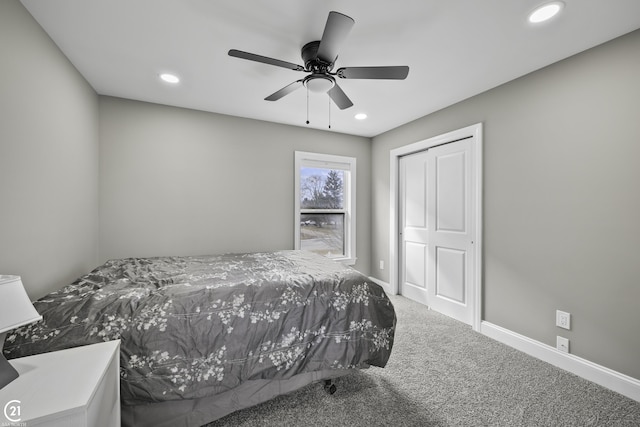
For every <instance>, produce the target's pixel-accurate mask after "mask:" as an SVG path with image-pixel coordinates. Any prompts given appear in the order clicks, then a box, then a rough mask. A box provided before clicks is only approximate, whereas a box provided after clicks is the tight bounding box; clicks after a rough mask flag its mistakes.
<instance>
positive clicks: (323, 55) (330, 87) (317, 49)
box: [229, 12, 409, 110]
mask: <svg viewBox="0 0 640 427" xmlns="http://www.w3.org/2000/svg"><path fill="white" fill-rule="evenodd" d="M354 24H355V21H354V20H353V19H352V18H350V17H348V16H347V15H343V14H342V13H338V12H329V17H328V18H327V23H326V25H325V27H324V32H323V34H322V39H321V40H319V41H312V42H309V43H307V44H305V45H304V46H302V52H301V54H302V60H303V61H304V67H303V66H302V65H298V64H294V63H291V62H287V61H281V60H279V59H274V58H269V57H266V56H261V55H256V54H254V53H249V52H243V51H241V50H236V49H231V50H230V51H229V55H230V56H233V57H236V58H242V59H248V60H250V61H256V62H262V63H264V64H269V65H275V66H277V67H283V68H288V69H290V70H294V71H303V72H305V73H310V74H309V75H307V76H306V77H304V78H302V79H300V80H296V81H295V82H293V83H291V84H289V85H287V86H285V87H283V88H282V89H280V90H278V91H276V92H274V93H272V94H271V95H269V96H267V97H266V98H265V100H266V101H277V100H278V99H280V98H282V97H283V96H285V95H288V94H290V93H291V92H293V91H295V90H296V89H298V88H300V87H302V86H304V87H306V88H307V89H308V90H310V91H312V92H319V93H324V92H326V93H327V94H328V95H329V98H331V100H333V102H334V103H335V104H336V105H337V106H338V108H340V109H341V110H344V109H345V108H349V107H351V106H352V105H353V102H351V100H350V99H349V97H348V96H347V95H346V94H345V93H344V92H343V90H342V89H340V86H338V84H337V83H336V77H339V78H341V79H391V80H404V79H405V78H406V77H407V75H408V74H409V67H407V66H390V67H343V68H339V69H338V70H336V71H335V72H332V71H331V70H332V69H333V66H334V64H335V61H336V59H337V57H338V51H339V50H340V46H342V43H343V42H344V40H345V39H346V38H347V35H348V34H349V32H350V31H351V28H352V27H353V25H354Z"/></svg>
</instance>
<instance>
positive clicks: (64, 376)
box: [0, 341, 120, 427]
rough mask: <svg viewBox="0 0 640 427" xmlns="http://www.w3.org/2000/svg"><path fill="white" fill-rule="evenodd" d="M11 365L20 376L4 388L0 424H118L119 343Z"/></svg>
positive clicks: (66, 426) (71, 426)
mask: <svg viewBox="0 0 640 427" xmlns="http://www.w3.org/2000/svg"><path fill="white" fill-rule="evenodd" d="M9 362H10V363H11V365H13V367H14V368H15V369H16V370H17V371H18V373H19V374H20V376H19V377H18V378H17V379H16V380H14V381H13V382H11V383H10V384H9V385H7V386H6V387H4V388H3V389H1V390H0V426H4V425H15V426H29V427H31V426H46V427H58V426H60V427H62V426H64V427H75V426H89V427H97V426H100V427H103V426H104V427H117V426H120V372H119V371H120V341H110V342H104V343H100V344H92V345H86V346H82V347H76V348H72V349H68V350H61V351H55V352H51V353H44V354H38V355H35V356H29V357H23V358H20V359H13V360H10V361H9Z"/></svg>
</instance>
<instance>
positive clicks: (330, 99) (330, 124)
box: [327, 97, 331, 129]
mask: <svg viewBox="0 0 640 427" xmlns="http://www.w3.org/2000/svg"><path fill="white" fill-rule="evenodd" d="M327 98H328V99H329V129H331V98H329V97H327Z"/></svg>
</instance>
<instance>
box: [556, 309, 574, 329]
mask: <svg viewBox="0 0 640 427" xmlns="http://www.w3.org/2000/svg"><path fill="white" fill-rule="evenodd" d="M556 326H558V327H560V328H564V329H571V313H567V312H564V311H560V310H556Z"/></svg>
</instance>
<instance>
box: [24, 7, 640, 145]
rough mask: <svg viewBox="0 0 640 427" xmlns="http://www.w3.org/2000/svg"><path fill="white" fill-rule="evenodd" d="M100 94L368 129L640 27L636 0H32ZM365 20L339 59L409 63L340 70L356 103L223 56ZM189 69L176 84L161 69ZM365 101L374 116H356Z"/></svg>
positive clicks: (291, 48) (284, 73)
mask: <svg viewBox="0 0 640 427" xmlns="http://www.w3.org/2000/svg"><path fill="white" fill-rule="evenodd" d="M22 3H23V4H24V5H25V7H26V8H27V9H28V10H29V12H30V13H31V14H32V15H33V16H34V18H35V19H36V20H37V21H38V22H39V23H40V25H41V26H42V27H43V28H44V29H45V31H46V32H47V33H48V34H49V36H50V37H51V38H52V39H53V40H54V42H55V43H56V44H57V45H58V46H59V47H60V49H61V50H62V51H63V52H64V53H65V55H66V56H67V57H68V58H69V60H70V61H71V62H72V63H73V64H74V65H75V67H76V68H77V69H78V70H79V71H80V73H82V75H83V76H84V77H85V78H86V79H87V81H88V82H89V83H90V84H91V86H93V88H94V89H95V90H96V91H97V92H98V93H99V94H101V95H109V96H116V97H122V98H129V99H135V100H141V101H148V102H154V103H160V104H166V105H173V106H179V107H186V108H192V109H197V110H204V111H211V112H215V113H222V114H229V115H233V116H240V117H248V118H253V119H259V120H266V121H271V122H277V123H285V124H289V125H295V126H308V127H312V128H318V129H326V130H327V125H328V123H329V109H330V120H331V131H333V132H341V133H347V134H354V135H362V136H367V137H372V136H375V135H378V134H380V133H383V132H385V131H387V130H390V129H393V128H395V127H397V126H400V125H402V124H404V123H407V122H409V121H412V120H414V119H417V118H419V117H422V116H424V115H427V114H429V113H432V112H434V111H437V110H439V109H442V108H444V107H447V106H449V105H451V104H454V103H456V102H458V101H461V100H463V99H466V98H469V97H471V96H473V95H476V94H478V93H481V92H484V91H486V90H488V89H491V88H493V87H495V86H498V85H500V84H502V83H505V82H507V81H509V80H513V79H514V78H517V77H519V76H522V75H524V74H527V73H529V72H531V71H534V70H536V69H539V68H542V67H544V66H546V65H549V64H551V63H553V62H556V61H558V60H561V59H563V58H566V57H568V56H571V55H573V54H576V53H578V52H581V51H583V50H586V49H588V48H590V47H593V46H595V45H598V44H601V43H603V42H605V41H608V40H611V39H613V38H615V37H618V36H620V35H623V34H625V33H628V32H630V31H632V30H635V29H637V28H640V1H639V0H565V8H564V11H563V13H562V15H560V16H558V17H556V18H554V19H553V20H552V21H550V22H547V23H545V24H542V25H537V26H534V25H532V24H529V23H528V22H527V21H526V16H527V13H528V12H529V11H531V10H532V9H533V8H534V7H535V6H537V5H539V4H541V3H544V0H482V1H480V0H446V1H443V0H400V1H395V2H391V1H388V0H349V1H344V0H342V1H338V0H325V1H313V2H312V1H308V0H271V1H265V0H242V1H238V0H215V1H213V0H108V1H107V0H47V1H45V0H22ZM331 10H335V11H338V12H341V13H343V14H346V15H349V16H351V17H352V18H353V19H354V20H355V26H354V27H353V30H352V31H351V33H350V34H349V36H348V38H347V40H346V41H345V43H344V45H343V47H342V49H341V52H340V56H339V58H338V60H337V62H336V66H335V67H334V70H335V69H337V68H339V67H344V66H375V65H408V66H409V67H410V72H409V76H408V77H407V79H406V80H403V81H393V80H339V81H338V83H339V84H340V86H341V88H342V89H343V90H344V92H345V93H346V94H347V95H348V96H349V97H350V98H351V100H352V101H353V103H354V104H355V105H354V106H353V107H351V108H349V109H346V110H339V109H338V108H337V107H335V105H331V107H329V105H330V103H329V98H328V97H327V96H326V95H319V94H311V95H310V98H309V106H310V107H309V108H310V110H309V111H310V112H309V115H310V121H311V123H310V124H309V125H306V124H305V121H306V119H307V111H306V104H307V92H306V90H304V89H301V90H298V91H296V92H294V93H292V94H290V95H288V96H286V97H284V98H282V99H281V100H279V101H276V102H269V101H264V98H265V97H266V96H268V95H270V94H271V93H273V92H275V91H276V90H278V89H280V88H282V87H284V86H286V85H287V84H289V83H291V82H293V81H295V80H298V79H300V78H301V77H303V76H304V74H302V73H299V72H296V71H292V70H287V69H285V68H280V67H274V66H269V65H266V64H261V63H257V62H251V61H247V60H242V59H238V58H232V57H230V56H228V55H227V52H228V50H229V49H238V50H243V51H248V52H251V53H256V54H259V55H264V56H269V57H272V58H276V59H281V60H284V61H288V62H293V63H296V64H301V65H304V64H303V62H302V59H301V58H300V48H301V47H302V46H303V45H304V44H305V43H307V42H309V41H313V40H319V39H320V38H321V36H322V32H323V29H324V26H325V23H326V20H327V16H328V13H329V11H331ZM165 71H170V72H173V73H175V74H177V75H179V76H180V77H181V79H182V81H181V82H180V83H179V84H178V85H176V86H170V85H168V84H166V83H163V82H161V81H159V79H158V74H159V73H161V72H165ZM357 112H365V113H367V114H368V115H369V118H368V119H367V120H364V121H358V120H355V119H354V115H355V113H357Z"/></svg>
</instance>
